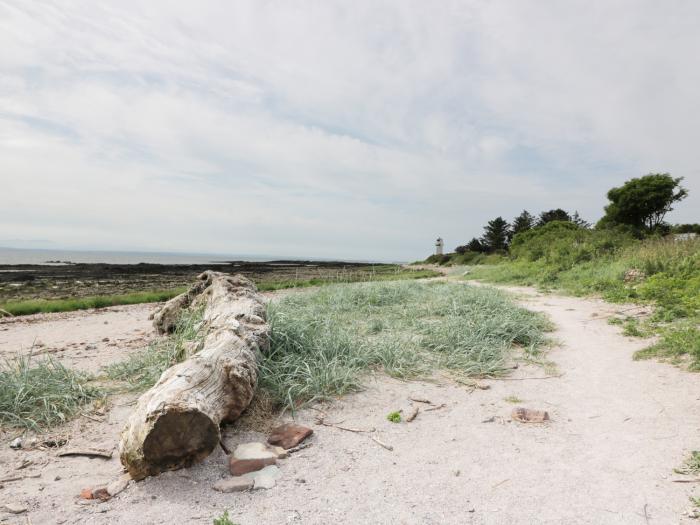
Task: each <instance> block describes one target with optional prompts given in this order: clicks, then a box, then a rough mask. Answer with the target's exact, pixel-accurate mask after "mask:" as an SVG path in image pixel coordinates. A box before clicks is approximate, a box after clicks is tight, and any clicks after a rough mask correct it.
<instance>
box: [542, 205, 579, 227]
mask: <svg viewBox="0 0 700 525" xmlns="http://www.w3.org/2000/svg"><path fill="white" fill-rule="evenodd" d="M552 221H569V222H571V215H569V214H568V213H567V212H566V211H564V210H562V209H561V208H557V209H556V210H549V211H543V212H542V213H540V218H539V220H538V221H537V226H544V225H545V224H547V223H548V222H552Z"/></svg>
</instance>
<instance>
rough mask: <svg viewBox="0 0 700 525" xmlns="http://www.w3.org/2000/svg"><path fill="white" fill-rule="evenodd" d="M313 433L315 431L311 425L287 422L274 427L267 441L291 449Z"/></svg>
mask: <svg viewBox="0 0 700 525" xmlns="http://www.w3.org/2000/svg"><path fill="white" fill-rule="evenodd" d="M313 433H314V431H313V430H312V429H310V428H309V427H305V426H302V425H297V424H296V423H286V424H284V425H280V426H279V427H276V428H273V429H272V432H271V433H270V436H269V437H268V438H267V442H268V443H269V444H270V445H276V446H279V447H282V448H284V449H290V448H292V447H296V446H297V445H298V444H299V443H301V442H302V441H304V440H305V439H306V438H307V437H309V436H310V435H311V434H313Z"/></svg>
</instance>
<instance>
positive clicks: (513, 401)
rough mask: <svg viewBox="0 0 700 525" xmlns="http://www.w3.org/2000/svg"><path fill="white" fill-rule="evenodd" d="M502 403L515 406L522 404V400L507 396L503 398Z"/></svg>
mask: <svg viewBox="0 0 700 525" xmlns="http://www.w3.org/2000/svg"><path fill="white" fill-rule="evenodd" d="M503 401H505V402H506V403H512V404H514V405H517V404H518V403H522V402H523V400H522V399H520V398H519V397H518V396H508V397H505V398H503Z"/></svg>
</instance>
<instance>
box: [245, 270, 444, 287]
mask: <svg viewBox="0 0 700 525" xmlns="http://www.w3.org/2000/svg"><path fill="white" fill-rule="evenodd" d="M440 275H441V274H440V272H436V271H434V270H414V269H402V268H400V267H389V268H383V267H382V268H381V269H380V270H378V271H377V272H366V271H363V272H337V273H335V274H329V275H326V276H324V277H318V278H315V279H306V280H296V279H288V280H283V281H272V280H271V281H260V282H258V283H256V286H257V287H258V290H260V291H261V292H266V291H274V290H284V289H287V288H309V287H312V286H323V285H328V284H340V283H356V282H377V281H403V280H411V279H426V278H429V277H439V276H440Z"/></svg>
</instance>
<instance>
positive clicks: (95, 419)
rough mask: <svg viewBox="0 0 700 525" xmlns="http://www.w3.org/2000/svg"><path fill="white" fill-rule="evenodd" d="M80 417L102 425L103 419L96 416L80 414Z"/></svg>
mask: <svg viewBox="0 0 700 525" xmlns="http://www.w3.org/2000/svg"><path fill="white" fill-rule="evenodd" d="M80 415H81V416H83V417H86V418H88V419H91V420H93V421H97V422H98V423H102V422H103V421H104V419H100V418H98V417H96V416H91V415H90V414H86V413H85V412H81V413H80Z"/></svg>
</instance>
